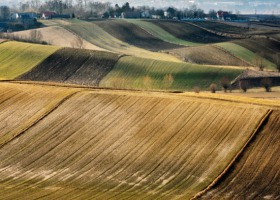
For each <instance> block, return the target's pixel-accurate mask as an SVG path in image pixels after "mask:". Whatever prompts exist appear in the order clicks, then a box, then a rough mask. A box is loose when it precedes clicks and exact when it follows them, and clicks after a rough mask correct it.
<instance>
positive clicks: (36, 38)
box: [30, 29, 43, 43]
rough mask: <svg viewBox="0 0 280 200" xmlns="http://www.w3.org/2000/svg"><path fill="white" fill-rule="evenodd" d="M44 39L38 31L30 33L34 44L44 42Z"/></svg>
mask: <svg viewBox="0 0 280 200" xmlns="http://www.w3.org/2000/svg"><path fill="white" fill-rule="evenodd" d="M42 38H43V35H42V33H41V32H40V31H38V30H36V29H34V30H31V31H30V40H31V41H32V42H36V43H38V42H40V41H42Z"/></svg>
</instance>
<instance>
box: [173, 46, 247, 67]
mask: <svg viewBox="0 0 280 200" xmlns="http://www.w3.org/2000/svg"><path fill="white" fill-rule="evenodd" d="M169 52H172V53H174V54H176V55H178V56H179V57H181V58H182V59H183V60H185V61H187V62H190V63H197V64H207V65H228V66H249V64H248V63H247V62H244V61H243V60H241V59H239V58H238V57H236V56H233V55H232V54H230V53H228V52H227V51H224V50H223V49H221V48H217V47H216V46H214V45H203V46H198V47H186V48H179V49H174V50H171V51H169Z"/></svg>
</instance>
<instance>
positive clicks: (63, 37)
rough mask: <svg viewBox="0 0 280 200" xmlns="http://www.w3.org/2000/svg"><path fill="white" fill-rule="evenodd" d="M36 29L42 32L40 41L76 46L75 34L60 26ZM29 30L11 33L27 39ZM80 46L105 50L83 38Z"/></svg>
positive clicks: (76, 38)
mask: <svg viewBox="0 0 280 200" xmlns="http://www.w3.org/2000/svg"><path fill="white" fill-rule="evenodd" d="M37 31H39V32H40V33H41V34H42V38H41V41H45V42H47V43H48V44H51V45H55V46H60V47H72V48H78V45H77V40H78V37H77V35H75V34H73V33H71V32H69V31H67V30H65V29H64V28H62V27H59V26H50V27H45V28H40V29H37ZM30 32H31V30H27V31H19V32H15V33H12V35H15V36H18V37H20V38H27V39H29V38H30ZM8 35H9V34H8ZM82 47H83V48H85V49H91V50H101V51H102V50H103V51H105V50H104V49H102V48H100V47H97V46H95V45H93V44H91V43H89V42H87V41H86V40H83V44H82Z"/></svg>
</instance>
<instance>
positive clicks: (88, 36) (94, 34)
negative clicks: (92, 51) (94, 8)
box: [55, 20, 180, 62]
mask: <svg viewBox="0 0 280 200" xmlns="http://www.w3.org/2000/svg"><path fill="white" fill-rule="evenodd" d="M56 23H58V24H55V25H56V26H57V25H59V26H62V27H64V28H65V29H66V30H69V31H71V32H73V33H75V34H76V35H79V36H80V37H82V38H83V39H85V40H87V41H89V42H90V43H92V44H94V45H96V46H98V47H101V48H103V49H106V50H109V51H112V52H116V53H119V54H127V55H135V56H138V57H144V58H150V59H157V60H165V61H174V62H180V60H179V59H177V58H175V57H174V56H171V55H168V54H164V53H156V52H151V51H148V50H145V49H141V48H137V47H135V46H132V45H129V44H127V43H125V42H123V41H121V40H118V39H117V38H115V37H113V36H112V35H110V34H109V33H107V32H106V31H104V30H103V29H102V28H100V27H99V26H97V25H95V24H93V23H90V22H85V21H80V20H75V21H74V20H72V21H66V23H65V22H64V21H62V22H60V21H58V22H56Z"/></svg>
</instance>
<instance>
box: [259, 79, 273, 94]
mask: <svg viewBox="0 0 280 200" xmlns="http://www.w3.org/2000/svg"><path fill="white" fill-rule="evenodd" d="M261 84H262V86H263V87H264V88H265V91H266V92H271V86H272V81H271V79H270V78H263V79H262V80H261Z"/></svg>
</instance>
